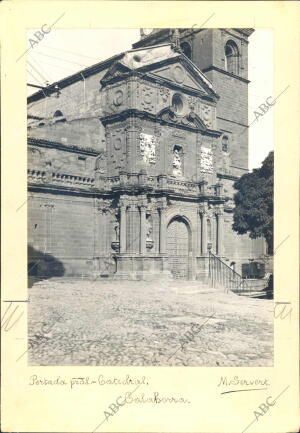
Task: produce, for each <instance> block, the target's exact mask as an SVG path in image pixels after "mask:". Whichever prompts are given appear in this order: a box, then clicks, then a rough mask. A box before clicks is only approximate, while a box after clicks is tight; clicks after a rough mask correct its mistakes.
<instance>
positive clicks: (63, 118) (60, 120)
mask: <svg viewBox="0 0 300 433" xmlns="http://www.w3.org/2000/svg"><path fill="white" fill-rule="evenodd" d="M53 117H59V119H57V120H56V122H65V121H66V119H65V117H64V115H63V113H62V112H61V111H60V110H56V111H55V113H54V114H53Z"/></svg>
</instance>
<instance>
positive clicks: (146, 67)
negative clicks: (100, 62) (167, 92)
mask: <svg viewBox="0 0 300 433" xmlns="http://www.w3.org/2000/svg"><path fill="white" fill-rule="evenodd" d="M130 72H140V73H143V74H144V75H149V76H152V78H154V79H160V80H162V82H169V84H173V85H176V86H181V87H183V88H186V89H189V90H193V91H198V92H200V93H201V94H204V95H206V96H208V97H209V98H212V99H216V98H218V95H217V94H216V92H215V91H214V88H213V85H212V83H211V82H210V81H209V80H208V78H207V77H206V76H205V75H204V74H203V72H201V71H200V69H199V68H198V67H197V66H196V65H195V64H194V63H193V62H192V61H190V60H189V59H188V58H187V57H186V56H185V55H184V54H183V53H182V52H181V51H180V50H178V48H176V47H174V46H172V45H170V44H165V45H159V46H154V47H147V48H143V49H138V50H131V51H128V52H126V53H124V55H123V57H122V58H121V59H119V60H118V61H117V62H115V63H114V64H113V65H112V66H111V67H110V69H109V70H108V71H107V73H106V74H105V76H104V77H103V79H102V80H101V82H102V83H103V84H104V83H105V82H107V81H109V80H111V79H114V78H118V77H119V76H122V75H123V76H124V77H125V76H127V75H128V73H130Z"/></svg>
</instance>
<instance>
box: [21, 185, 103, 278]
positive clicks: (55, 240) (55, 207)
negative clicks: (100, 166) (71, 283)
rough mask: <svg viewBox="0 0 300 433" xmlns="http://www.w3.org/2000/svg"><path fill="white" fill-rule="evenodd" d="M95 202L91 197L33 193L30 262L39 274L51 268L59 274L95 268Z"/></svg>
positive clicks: (30, 207)
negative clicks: (34, 264) (34, 265)
mask: <svg viewBox="0 0 300 433" xmlns="http://www.w3.org/2000/svg"><path fill="white" fill-rule="evenodd" d="M94 227H95V217H94V203H93V200H91V199H90V198H85V197H75V196H66V195H56V194H53V195H52V194H44V193H30V198H29V200H28V244H29V253H28V255H29V257H28V259H29V260H28V261H29V263H37V262H38V263H37V265H36V266H37V271H38V272H37V274H38V275H41V276H43V275H47V273H48V272H49V269H50V268H51V269H52V271H53V266H54V272H53V276H55V275H57V273H56V272H55V267H56V268H57V270H58V275H57V276H75V275H76V276H80V275H82V274H83V275H88V274H90V273H91V272H92V270H93V254H94Z"/></svg>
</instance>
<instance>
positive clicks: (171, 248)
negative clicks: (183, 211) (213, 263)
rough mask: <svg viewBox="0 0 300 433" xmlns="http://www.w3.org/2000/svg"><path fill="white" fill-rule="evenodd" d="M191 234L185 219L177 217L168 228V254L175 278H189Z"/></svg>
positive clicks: (171, 270)
mask: <svg viewBox="0 0 300 433" xmlns="http://www.w3.org/2000/svg"><path fill="white" fill-rule="evenodd" d="M189 250H190V234H189V229H188V226H187V224H186V222H185V221H184V219H183V218H180V217H175V218H173V219H172V220H171V222H170V223H169V225H168V227H167V254H168V257H169V268H170V272H171V273H172V275H173V278H176V279H182V280H187V279H188V278H189Z"/></svg>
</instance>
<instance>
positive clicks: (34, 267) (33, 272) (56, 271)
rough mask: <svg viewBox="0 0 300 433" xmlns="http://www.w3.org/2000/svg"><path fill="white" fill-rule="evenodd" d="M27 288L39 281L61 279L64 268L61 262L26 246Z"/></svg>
mask: <svg viewBox="0 0 300 433" xmlns="http://www.w3.org/2000/svg"><path fill="white" fill-rule="evenodd" d="M27 257H28V270H27V273H28V287H29V288H30V287H32V286H33V284H34V283H36V282H37V281H41V280H47V279H49V278H52V277H62V276H63V275H64V273H65V268H64V265H63V264H62V262H60V261H59V260H57V259H56V258H55V257H54V256H52V255H51V254H47V253H43V252H42V251H39V250H36V249H35V248H33V247H32V246H31V245H28V255H27Z"/></svg>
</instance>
